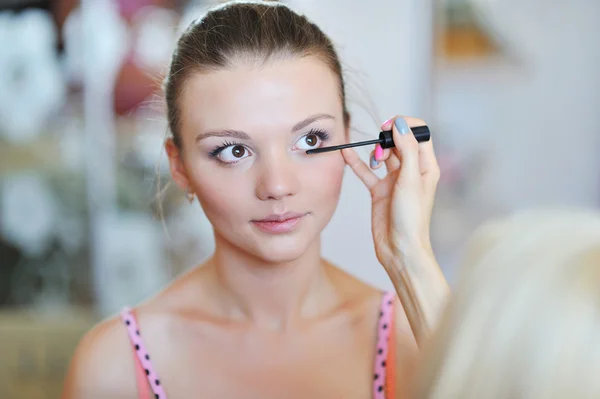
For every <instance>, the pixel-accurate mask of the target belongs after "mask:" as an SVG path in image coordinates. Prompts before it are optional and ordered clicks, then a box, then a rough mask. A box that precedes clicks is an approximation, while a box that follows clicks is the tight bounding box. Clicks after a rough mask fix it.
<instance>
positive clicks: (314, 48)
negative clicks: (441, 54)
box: [164, 1, 349, 148]
mask: <svg viewBox="0 0 600 399" xmlns="http://www.w3.org/2000/svg"><path fill="white" fill-rule="evenodd" d="M293 56H296V57H306V56H315V57H318V58H319V59H321V60H322V61H323V62H325V63H326V64H327V65H328V66H329V68H331V70H332V71H333V72H334V73H335V74H336V76H338V78H339V88H340V96H341V101H342V106H343V112H344V122H345V123H346V124H347V123H348V121H349V113H348V110H347V107H346V98H345V97H346V96H345V89H344V79H343V75H342V67H341V64H340V61H339V58H338V55H337V53H336V51H335V49H334V46H333V44H332V42H331V40H330V39H329V38H328V37H327V36H326V35H325V34H324V33H323V32H322V31H321V29H319V27H317V25H315V24H314V23H312V22H310V21H309V20H308V19H307V18H306V17H304V16H302V15H299V14H297V13H296V12H294V11H293V10H291V9H290V8H289V7H287V6H284V5H282V4H279V3H277V2H266V1H259V2H228V3H225V4H224V5H220V6H218V7H216V8H213V9H211V10H210V11H209V12H208V13H206V14H205V15H204V16H203V17H202V18H199V19H197V20H195V21H194V22H192V23H191V25H190V26H189V27H188V28H187V29H186V30H185V32H184V33H183V34H182V35H181V37H180V38H179V41H178V42H177V47H176V49H175V51H174V53H173V57H172V59H171V66H170V69H169V74H168V77H167V79H166V80H165V82H164V91H165V97H166V102H167V117H168V121H169V128H170V129H171V133H172V134H173V142H174V143H175V145H176V146H177V147H179V148H181V145H182V143H181V137H180V134H179V116H180V107H179V105H178V98H179V95H180V93H181V91H182V88H183V85H184V83H185V81H186V79H187V78H189V76H190V75H192V74H194V73H202V72H209V71H211V70H212V71H214V70H218V69H222V68H227V67H231V66H233V65H235V62H236V61H240V60H243V61H250V62H256V63H258V64H264V63H266V62H267V61H269V60H271V59H273V58H277V57H281V58H284V57H293Z"/></svg>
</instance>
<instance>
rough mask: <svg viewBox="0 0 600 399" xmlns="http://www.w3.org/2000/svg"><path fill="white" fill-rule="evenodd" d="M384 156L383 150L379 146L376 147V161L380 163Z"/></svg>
mask: <svg viewBox="0 0 600 399" xmlns="http://www.w3.org/2000/svg"><path fill="white" fill-rule="evenodd" d="M382 156H383V148H381V146H380V145H379V144H377V145H376V146H375V160H376V161H379V160H380V159H381V157H382Z"/></svg>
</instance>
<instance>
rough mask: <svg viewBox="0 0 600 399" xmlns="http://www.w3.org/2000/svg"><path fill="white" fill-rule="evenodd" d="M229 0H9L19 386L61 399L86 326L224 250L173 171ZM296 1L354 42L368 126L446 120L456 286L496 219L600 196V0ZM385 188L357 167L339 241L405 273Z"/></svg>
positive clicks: (8, 272) (0, 26)
mask: <svg viewBox="0 0 600 399" xmlns="http://www.w3.org/2000/svg"><path fill="white" fill-rule="evenodd" d="M214 3H215V2H210V1H194V0H187V1H186V0H178V1H167V0H81V1H76V0H55V1H51V0H37V1H34V0H29V1H27V0H0V398H2V399H17V398H19V399H20V398H23V399H24V398H27V399H37V398H40V399H41V398H58V397H59V395H60V390H61V387H62V381H63V378H64V374H65V371H66V367H67V366H68V362H69V359H70V356H71V355H72V351H73V349H74V347H75V345H76V344H77V341H78V340H79V339H80V337H81V335H82V334H83V333H84V332H85V331H86V330H88V329H89V328H90V327H91V326H93V325H94V324H95V323H97V322H98V321H99V320H101V319H102V318H105V317H107V316H109V315H111V314H114V313H115V312H117V311H119V310H120V309H121V308H122V307H123V306H125V305H134V304H136V303H138V302H139V301H141V300H142V299H143V298H145V297H148V296H150V295H152V294H154V293H156V292H157V291H158V290H160V289H161V288H162V287H164V286H165V285H166V284H168V282H169V281H171V280H172V279H173V278H174V277H175V276H177V275H178V274H180V273H181V272H182V271H184V270H186V269H188V268H190V267H193V266H195V265H197V264H198V263H200V262H201V261H202V260H203V259H204V258H205V257H207V256H208V255H209V254H210V253H211V250H212V246H213V242H212V235H211V234H212V233H211V229H210V225H209V224H208V222H207V220H206V218H205V217H204V215H203V213H202V210H201V209H200V207H199V206H198V204H197V203H196V202H195V203H194V204H192V205H190V204H188V202H187V201H186V200H185V198H184V194H183V193H181V192H180V191H179V190H177V189H176V188H174V187H167V188H166V189H164V190H162V191H161V193H160V195H158V194H159V193H158V190H159V189H161V188H164V187H165V186H166V184H167V183H168V182H169V180H170V177H169V175H168V169H167V160H166V156H165V153H164V150H163V148H162V143H163V140H164V138H165V134H166V133H167V125H166V120H165V118H164V112H163V111H164V107H163V104H162V99H161V97H160V86H159V84H158V83H159V82H160V79H161V78H162V76H164V72H165V71H166V68H167V66H168V62H169V59H170V54H171V52H172V50H173V46H174V44H175V41H176V38H177V36H178V34H179V33H180V32H181V30H182V29H183V28H184V27H185V26H187V24H188V23H189V22H190V21H192V20H193V19H195V18H196V17H198V16H199V15H200V14H201V13H202V10H203V9H204V8H205V7H207V6H208V5H211V4H214ZM287 3H289V4H290V5H291V6H293V7H294V8H296V9H298V10H299V11H301V12H303V13H306V14H307V15H308V17H309V18H311V19H313V20H314V21H315V22H317V24H319V25H320V26H321V27H322V28H323V30H324V31H325V32H326V33H328V34H329V35H330V36H331V38H332V39H333V41H334V42H335V44H336V45H337V46H338V51H339V53H340V56H341V57H342V60H343V64H344V68H345V70H346V73H347V75H346V79H347V84H348V92H349V102H350V109H351V112H352V114H353V124H354V126H353V127H354V132H353V134H355V137H354V138H355V139H362V138H364V137H363V136H365V135H373V136H374V135H376V134H377V133H378V132H379V130H378V129H379V125H380V124H381V122H383V121H384V120H385V119H387V118H389V117H391V116H393V115H396V114H403V115H412V116H418V117H421V118H423V119H425V120H427V121H428V124H429V125H430V127H431V129H432V133H433V138H434V141H435V145H436V152H437V156H438V158H439V162H440V166H441V169H442V178H441V182H440V185H439V189H438V196H437V203H436V208H435V210H434V218H433V233H432V234H433V241H434V247H435V250H436V253H437V256H438V260H439V262H440V263H441V265H442V267H443V269H444V272H445V274H446V276H447V277H448V279H449V281H450V283H452V281H453V276H454V270H455V269H456V265H457V262H458V261H459V259H460V255H461V249H462V246H463V244H464V240H465V238H466V236H467V235H468V234H469V233H471V232H472V230H473V228H474V227H475V226H476V225H477V224H478V223H480V222H481V221H482V220H484V219H486V218H488V217H491V216H496V215H501V214H504V213H507V212H511V211H514V210H517V209H520V208H531V207H545V206H551V205H573V206H588V207H589V206H591V207H598V206H599V205H600V157H598V156H597V153H598V151H600V112H599V110H600V73H599V71H600V25H599V24H598V23H597V20H596V19H597V16H598V15H600V2H598V1H594V0H571V1H569V2H566V1H563V2H554V3H552V4H551V3H549V2H543V1H539V0H538V1H535V0H519V1H517V0H477V1H467V0H444V1H441V0H440V1H433V0H373V1H369V2H366V1H354V2H348V1H344V0H327V1H317V0H290V1H287ZM367 4H368V5H367ZM362 155H363V156H364V157H365V159H366V158H367V156H368V150H365V151H363V153H362ZM369 201H370V199H369V195H368V193H367V192H366V190H365V189H364V188H363V187H362V184H361V183H360V182H359V181H358V180H357V179H356V178H355V177H354V175H353V174H352V173H350V172H349V173H347V174H346V176H345V181H344V191H343V194H342V199H341V201H340V206H339V208H338V211H337V213H336V215H335V216H334V219H333V220H332V222H331V224H330V225H329V226H328V227H327V229H326V231H325V233H324V236H323V242H324V249H323V250H324V255H325V256H326V257H327V258H329V259H331V260H332V261H333V262H335V263H337V264H338V265H340V266H341V267H343V268H345V269H347V270H349V271H350V272H352V273H354V274H355V275H357V276H359V277H360V278H362V279H364V280H365V281H367V282H370V283H372V284H375V285H377V286H380V287H382V288H389V287H391V285H390V283H389V281H388V279H387V276H386V275H385V272H384V271H383V269H382V268H381V267H380V266H379V265H378V264H377V261H376V258H375V255H374V252H373V248H372V242H371V233H370V203H369ZM161 208H162V210H161ZM161 213H162V215H163V217H161V216H160V214H161ZM348 223H350V224H351V225H352V228H348ZM132 376H133V371H132ZM132 378H133V377H132Z"/></svg>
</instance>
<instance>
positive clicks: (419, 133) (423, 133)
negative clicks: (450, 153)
mask: <svg viewBox="0 0 600 399" xmlns="http://www.w3.org/2000/svg"><path fill="white" fill-rule="evenodd" d="M411 130H412V132H413V134H414V135H415V138H416V139H417V141H418V142H419V143H422V142H424V141H429V139H430V138H431V133H430V132H429V127H427V126H426V125H424V126H416V127H412V128H411ZM371 144H379V145H381V148H392V147H395V144H394V138H393V135H392V131H391V130H386V131H384V132H381V133H379V138H378V139H374V140H367V141H358V142H356V143H348V144H341V145H334V146H331V147H321V148H315V149H313V150H307V151H306V153H307V154H319V153H321V152H330V151H337V150H342V149H344V148H351V147H362V146H364V145H371Z"/></svg>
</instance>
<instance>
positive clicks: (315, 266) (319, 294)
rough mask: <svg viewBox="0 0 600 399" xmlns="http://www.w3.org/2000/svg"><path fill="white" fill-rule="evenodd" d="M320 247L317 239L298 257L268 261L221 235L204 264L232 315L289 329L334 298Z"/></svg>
mask: <svg viewBox="0 0 600 399" xmlns="http://www.w3.org/2000/svg"><path fill="white" fill-rule="evenodd" d="M320 249H321V248H320V242H319V240H315V242H314V243H313V244H311V246H310V247H309V248H308V250H307V251H305V253H304V254H303V255H302V256H301V257H300V258H298V259H295V260H293V261H290V262H283V263H267V262H265V261H264V260H263V259H260V258H258V257H256V256H253V255H251V254H248V253H247V252H244V251H242V250H240V249H239V248H236V247H233V246H232V245H231V244H230V243H228V242H226V241H225V240H223V239H222V238H221V239H219V238H217V239H216V248H215V252H214V255H213V257H212V258H211V259H210V261H209V262H208V264H207V265H206V266H207V267H209V268H211V269H212V272H211V274H212V276H213V278H212V279H211V280H212V282H213V284H214V292H215V296H216V297H217V298H218V300H219V302H220V304H221V305H222V307H223V310H224V312H225V313H226V314H227V315H228V316H229V317H232V318H236V319H240V320H243V319H246V320H249V321H251V322H253V323H255V324H257V325H260V326H261V327H265V328H268V329H273V330H285V329H287V328H288V327H290V326H291V325H294V324H295V323H297V322H299V321H301V320H302V319H306V318H311V317H315V316H317V315H319V314H322V313H324V312H326V311H327V309H331V307H332V306H333V305H334V303H335V302H336V298H337V295H336V293H335V289H334V286H333V282H332V281H331V278H330V273H328V270H329V268H330V267H331V266H329V265H328V264H327V263H326V262H325V261H324V260H322V259H321V251H320ZM211 291H212V290H211Z"/></svg>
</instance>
